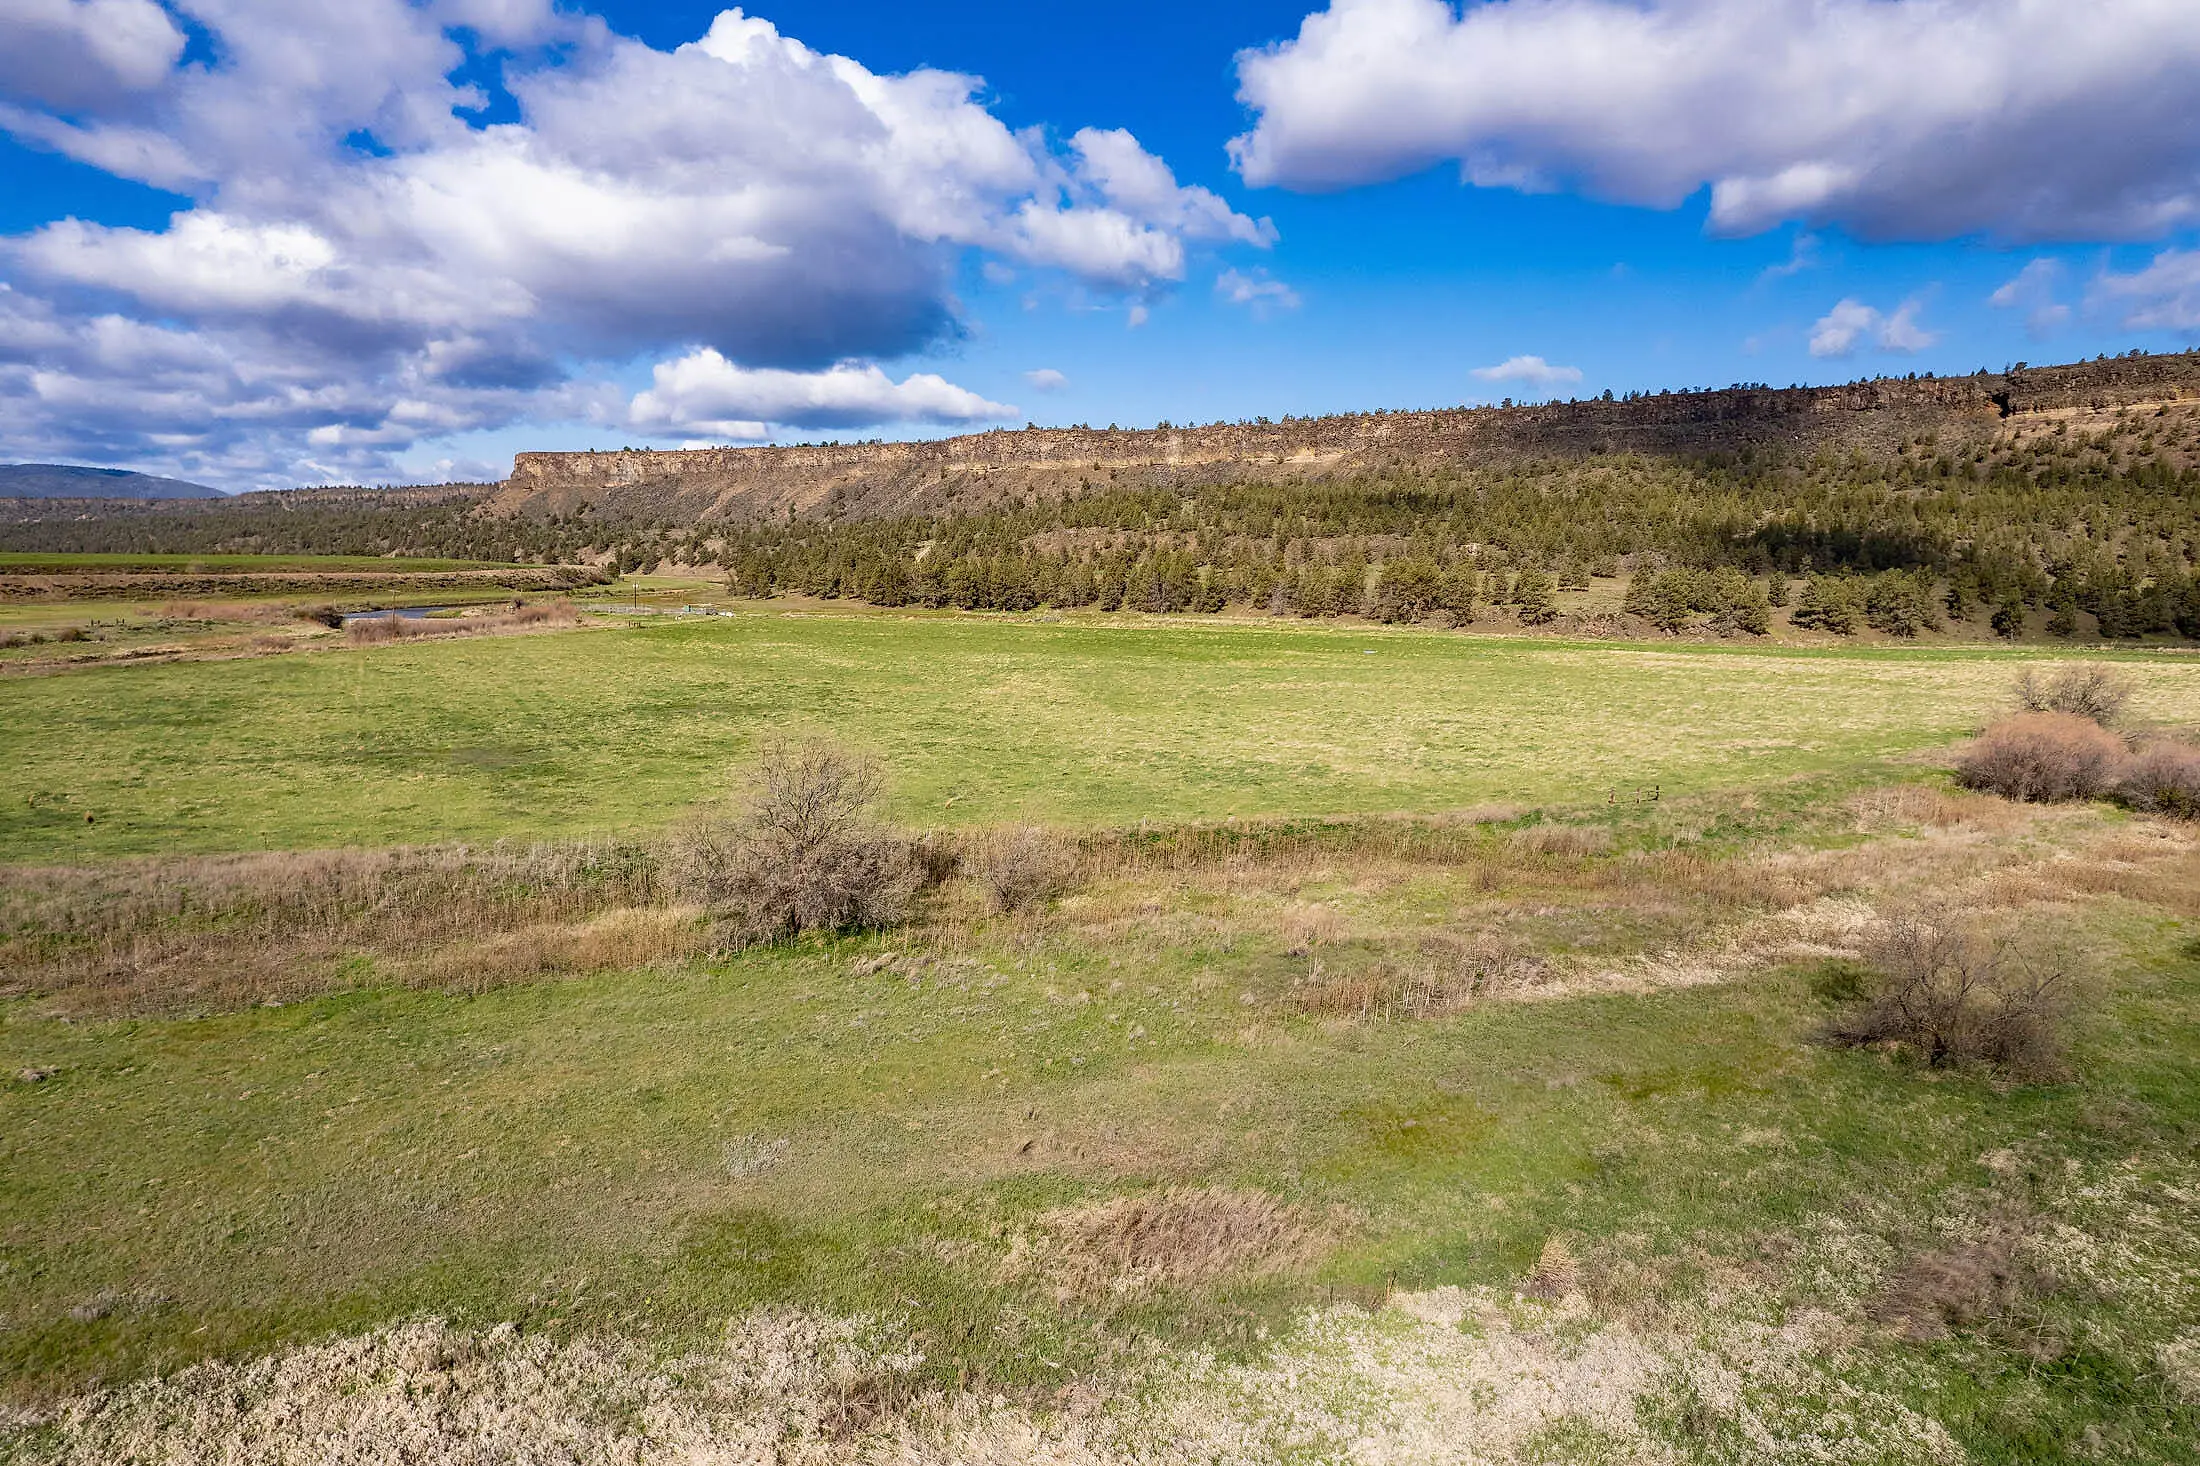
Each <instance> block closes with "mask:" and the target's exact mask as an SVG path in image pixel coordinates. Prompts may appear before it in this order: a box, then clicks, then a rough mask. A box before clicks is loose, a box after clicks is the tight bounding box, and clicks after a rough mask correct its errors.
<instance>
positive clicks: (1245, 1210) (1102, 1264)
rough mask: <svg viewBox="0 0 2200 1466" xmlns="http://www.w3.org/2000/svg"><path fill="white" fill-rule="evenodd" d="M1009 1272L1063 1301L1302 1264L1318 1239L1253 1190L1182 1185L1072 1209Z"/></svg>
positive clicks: (1048, 1220)
mask: <svg viewBox="0 0 2200 1466" xmlns="http://www.w3.org/2000/svg"><path fill="white" fill-rule="evenodd" d="M1041 1220H1042V1221H1043V1222H1044V1224H1045V1227H1046V1233H1047V1235H1046V1239H1045V1240H1044V1241H1043V1242H1042V1243H1040V1244H1038V1246H1037V1247H1036V1249H1031V1248H1028V1247H1027V1248H1026V1249H1025V1250H1023V1251H1021V1252H1019V1253H1017V1254H1012V1256H1011V1259H1010V1265H1009V1268H1008V1271H1010V1272H1011V1273H1015V1272H1019V1271H1025V1270H1027V1269H1028V1270H1029V1271H1032V1272H1037V1273H1039V1274H1041V1275H1043V1276H1045V1277H1047V1278H1050V1279H1051V1280H1052V1281H1053V1282H1054V1285H1055V1291H1056V1293H1057V1294H1058V1295H1059V1296H1061V1297H1064V1298H1073V1297H1088V1298H1089V1297H1104V1296H1107V1295H1109V1294H1124V1293H1134V1292H1140V1291H1143V1290H1146V1289H1149V1288H1157V1287H1186V1286H1190V1285H1194V1284H1199V1283H1206V1282H1211V1281H1214V1280H1215V1279H1218V1278H1227V1277H1239V1276H1244V1275H1247V1274H1257V1273H1270V1272H1276V1271H1278V1270H1280V1269H1283V1268H1287V1267H1290V1266H1292V1265H1293V1264H1296V1263H1300V1262H1303V1261H1305V1260H1307V1259H1308V1258H1309V1257H1310V1256H1311V1255H1312V1253H1313V1252H1314V1250H1315V1247H1316V1245H1317V1243H1318V1240H1319V1239H1318V1234H1317V1233H1316V1232H1315V1230H1314V1229H1313V1228H1311V1227H1309V1226H1307V1225H1306V1224H1305V1222H1304V1221H1303V1220H1302V1219H1301V1218H1300V1216H1299V1214H1298V1212H1297V1211H1296V1210H1295V1209H1294V1208H1292V1207H1289V1206H1286V1205H1284V1204H1283V1203H1282V1202H1279V1201H1277V1200H1276V1199H1275V1198H1274V1197H1272V1196H1269V1195H1267V1194H1265V1193H1263V1192H1259V1191H1233V1190H1222V1189H1219V1188H1199V1189H1191V1188H1178V1189H1173V1190H1168V1191H1160V1192H1155V1193H1152V1194H1150V1195H1146V1196H1119V1197H1116V1198H1114V1199H1113V1200H1110V1201H1103V1202H1098V1203H1095V1204H1093V1205H1089V1206H1079V1207H1070V1208H1066V1209H1064V1210H1061V1211H1055V1212H1050V1213H1048V1214H1047V1215H1046V1216H1045V1217H1044V1218H1042V1219H1041Z"/></svg>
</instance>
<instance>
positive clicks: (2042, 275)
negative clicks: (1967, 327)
mask: <svg viewBox="0 0 2200 1466" xmlns="http://www.w3.org/2000/svg"><path fill="white" fill-rule="evenodd" d="M2062 277H2063V267H2062V262H2061V261H2060V260H2050V259H2039V260H2034V261H2032V262H2031V263H2030V264H2028V265H2026V266H2025V267H2024V268H2023V269H2022V270H2019V271H2018V272H2017V274H2016V277H2015V278H2014V279H2012V280H2010V281H2009V282H2008V283H2007V284H2006V285H2003V286H2002V287H2001V288H2000V289H1999V290H1996V291H1995V292H1994V293H1993V294H1992V295H1990V296H1988V297H1987V302H1988V303H1989V304H1991V305H1993V306H1996V307H1998V308H1999V309H2001V310H2021V311H2023V312H2024V319H2025V326H2026V328H2027V329H2028V330H2030V331H2031V333H2032V334H2033V335H2034V336H2048V335H2052V334H2053V333H2054V332H2055V331H2056V330H2058V329H2060V328H2061V327H2063V326H2066V325H2068V324H2069V323H2070V307H2069V306H2067V305H2064V304H2063V303H2062V302H2061V301H2060V300H2058V299H2056V295H2057V293H2058V292H2059V290H2060V289H2061V286H2062Z"/></svg>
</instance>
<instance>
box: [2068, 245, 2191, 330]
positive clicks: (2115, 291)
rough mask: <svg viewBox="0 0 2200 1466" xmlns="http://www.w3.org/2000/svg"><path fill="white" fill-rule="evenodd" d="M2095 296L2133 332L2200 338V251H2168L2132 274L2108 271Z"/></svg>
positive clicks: (2095, 289)
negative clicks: (2180, 333) (2169, 332)
mask: <svg viewBox="0 0 2200 1466" xmlns="http://www.w3.org/2000/svg"><path fill="white" fill-rule="evenodd" d="M2092 294H2093V298H2094V300H2095V302H2096V303H2098V304H2100V305H2102V306H2105V307H2107V308H2109V309H2112V310H2114V311H2116V312H2118V313H2119V315H2120V318H2121V319H2122V321H2123V323H2124V325H2125V326H2126V327H2127V328H2129V329H2131V330H2135V331H2179V332H2183V333H2186V334H2188V335H2200V250H2190V249H2184V250H2179V249H2172V250H2165V251H2163V252H2162V253H2161V254H2158V255H2156V256H2155V257H2154V260H2153V262H2152V263H2151V264H2149V265H2148V266H2147V267H2146V268H2145V269H2143V270H2137V271H2134V272H2132V273H2131V274H2128V275H2119V274H2116V273H2114V272H2104V273H2103V274H2102V275H2101V277H2100V278H2099V279H2098V280H2096V281H2095V282H2094V285H2093V291H2092Z"/></svg>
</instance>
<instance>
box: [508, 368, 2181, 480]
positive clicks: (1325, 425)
mask: <svg viewBox="0 0 2200 1466" xmlns="http://www.w3.org/2000/svg"><path fill="white" fill-rule="evenodd" d="M2180 396H2195V397H2200V356H2195V355H2191V354H2187V355H2182V356H2141V357H2115V358H2110V359H2106V360H2102V361H2096V362H2084V363H2079V364H2076V365H2071V366H2057V367H2042V368H2038V369H2030V368H2019V369H2016V370H2012V371H2010V372H2008V373H2006V374H1987V375H1979V376H1972V377H1941V378H1930V377H1928V378H1881V379H1876V380H1872V381H1865V382H1857V383H1852V384H1850V385H1847V386H1840V387H1802V388H1785V389H1778V388H1770V387H1734V388H1726V389H1722V390H1717V391H1706V392H1661V393H1653V394H1649V395H1646V396H1639V397H1634V398H1631V399H1623V400H1618V401H1605V400H1601V399H1598V400H1591V401H1587V402H1564V403H1550V404H1543V405H1537V406H1529V407H1483V408H1451V409H1442V410H1436V411H1421V412H1374V413H1353V414H1346V415H1340V416H1335V417H1320V418H1290V419H1285V420H1284V421H1282V422H1267V421H1255V422H1251V423H1212V424H1207V425H1203V426H1195V427H1182V428H1177V427H1162V428H1151V429H1114V428H1106V429H1098V428H1082V427H1079V428H1026V429H1022V430H1020V431H1008V430H997V431H993V432H986V433H973V434H967V435H965V436H962V437H954V438H943V439H938V440H936V441H929V442H911V443H850V444H819V445H815V446H808V445H805V446H800V447H772V448H704V449H689V450H684V451H666V452H659V451H653V450H643V451H622V452H616V453H522V454H520V455H519V456H518V457H517V459H515V460H514V462H513V465H512V476H511V478H509V479H508V480H506V481H505V483H504V484H503V485H502V486H501V487H500V488H499V489H497V491H496V492H495V493H494V494H493V496H492V497H491V499H490V508H491V509H492V511H493V512H498V513H506V514H549V513H570V512H572V511H573V510H576V509H578V508H580V507H581V506H582V505H584V504H585V505H588V506H590V507H591V508H593V509H595V510H597V511H598V512H602V513H605V514H608V515H612V516H615V517H619V518H626V519H663V520H695V519H730V520H737V521H738V520H750V521H753V520H757V519H765V518H784V517H789V516H797V517H871V516H879V515H888V514H903V513H938V512H943V511H953V510H955V509H966V508H979V507H988V506H991V505H995V504H999V503H1002V502H1004V501H1011V500H1015V499H1021V498H1043V499H1055V498H1062V497H1067V496H1070V495H1074V494H1077V493H1081V492H1084V491H1086V490H1088V489H1092V488H1098V487H1107V486H1122V485H1125V484H1141V483H1151V484H1195V483H1212V482H1218V481H1225V480H1233V479H1277V478H1304V477H1324V476H1347V475H1352V474H1358V473H1379V472H1383V471H1386V470H1394V469H1399V468H1404V467H1408V466H1410V467H1415V468H1421V469H1430V468H1438V467H1443V466H1447V465H1460V466H1488V465H1495V464H1501V463H1503V462H1505V461H1507V460H1517V459H1520V458H1527V457H1550V456H1554V455H1555V456H1569V455H1586V454H1592V453H1615V452H1620V453H1646V454H1657V455H1691V456H1692V455H1704V454H1712V453H1739V452H1744V451H1749V450H1753V449H1758V448H1764V447H1770V446H1779V447H1803V448H1809V447H1814V446H1818V445H1821V444H1832V445H1836V446H1840V447H1844V448H1846V447H1857V448H1864V449H1867V450H1872V451H1880V450H1887V449H1891V448H1892V447H1893V446H1894V444H1896V443H1897V442H1900V441H1902V440H1903V439H1905V438H1907V437H1910V436H1913V435H1915V434H1917V433H1919V432H1923V431H1939V432H1955V433H1964V432H1970V431H1990V430H1992V429H1993V427H1994V425H1995V424H1997V423H1998V422H1999V421H2001V420H2002V419H2004V418H2007V417H2010V416H2013V415H2018V414H2025V413H2036V412H2045V411H2054V410H2060V409H2073V408H2075V409H2094V410H2103V409H2109V408H2113V407H2117V406H2122V405H2129V404H2133V403H2140V402H2154V401H2161V400H2170V399H2175V398H2177V397H2180Z"/></svg>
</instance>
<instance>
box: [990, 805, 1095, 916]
mask: <svg viewBox="0 0 2200 1466" xmlns="http://www.w3.org/2000/svg"><path fill="white" fill-rule="evenodd" d="M963 864H964V866H965V867H966V868H968V869H969V870H970V871H971V873H972V874H973V875H974V876H975V877H976V878H977V882H978V886H979V889H981V890H982V891H984V893H985V908H986V910H987V911H990V912H992V913H994V914H995V915H1006V914H1012V913H1014V912H1018V911H1024V910H1028V909H1029V908H1031V907H1033V906H1036V905H1038V904H1039V903H1041V902H1043V901H1049V900H1052V899H1053V898H1054V897H1056V896H1059V895H1061V894H1062V892H1064V891H1065V890H1067V889H1069V886H1070V884H1071V882H1072V881H1073V880H1074V879H1075V877H1076V874H1077V851H1076V848H1075V847H1074V846H1072V845H1071V844H1070V842H1069V840H1068V839H1066V838H1065V837H1063V836H1062V835H1060V834H1058V833H1057V832H1055V831H1053V830H1047V829H1042V828H1040V827H1039V826H1037V825H1019V826H1017V827H1016V828H1014V829H1008V830H997V831H993V832H991V833H988V834H985V835H982V836H980V837H979V838H978V840H977V841H976V842H975V845H974V848H973V849H972V851H971V853H970V855H969V856H968V857H967V858H966V859H965V860H964V861H963Z"/></svg>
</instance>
